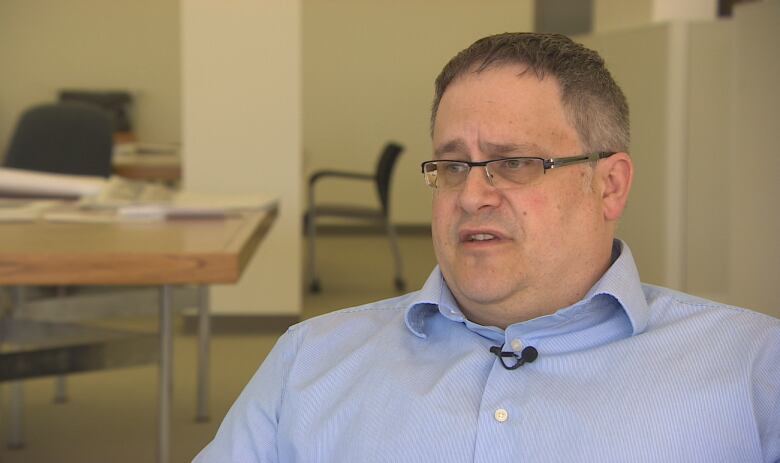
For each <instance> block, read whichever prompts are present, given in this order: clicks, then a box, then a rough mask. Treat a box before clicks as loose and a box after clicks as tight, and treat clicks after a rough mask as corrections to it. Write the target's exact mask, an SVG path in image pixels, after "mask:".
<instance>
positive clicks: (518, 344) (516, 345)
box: [509, 339, 523, 352]
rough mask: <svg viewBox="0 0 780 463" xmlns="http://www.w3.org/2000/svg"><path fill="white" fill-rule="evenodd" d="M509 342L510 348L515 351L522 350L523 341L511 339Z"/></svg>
mask: <svg viewBox="0 0 780 463" xmlns="http://www.w3.org/2000/svg"><path fill="white" fill-rule="evenodd" d="M509 344H510V345H511V346H512V350H513V351H515V352H520V351H521V350H523V342H522V341H521V340H519V339H513V340H512V342H511V343H509Z"/></svg>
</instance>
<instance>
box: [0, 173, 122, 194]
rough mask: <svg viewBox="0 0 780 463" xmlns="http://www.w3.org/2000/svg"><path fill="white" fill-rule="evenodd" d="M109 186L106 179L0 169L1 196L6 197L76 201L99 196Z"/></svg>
mask: <svg viewBox="0 0 780 463" xmlns="http://www.w3.org/2000/svg"><path fill="white" fill-rule="evenodd" d="M106 182H107V180H106V179H104V178H103V177H93V176H87V175H66V174H52V173H49V172H36V171H31V170H24V169H13V168H10V167H0V196H4V197H21V198H70V199H74V198H80V197H82V196H88V195H94V194H97V193H99V192H100V190H101V189H102V188H103V187H104V186H105V184H106Z"/></svg>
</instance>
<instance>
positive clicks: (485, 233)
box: [458, 228, 506, 243]
mask: <svg viewBox="0 0 780 463" xmlns="http://www.w3.org/2000/svg"><path fill="white" fill-rule="evenodd" d="M505 239H506V235H504V234H503V233H501V232H500V231H498V230H492V229H482V228H481V229H465V230H461V231H460V232H458V240H459V241H460V242H461V243H496V242H499V241H503V240H505Z"/></svg>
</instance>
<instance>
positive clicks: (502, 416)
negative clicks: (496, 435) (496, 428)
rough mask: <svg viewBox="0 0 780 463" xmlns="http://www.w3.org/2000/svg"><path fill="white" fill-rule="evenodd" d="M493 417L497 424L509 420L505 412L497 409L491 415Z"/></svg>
mask: <svg viewBox="0 0 780 463" xmlns="http://www.w3.org/2000/svg"><path fill="white" fill-rule="evenodd" d="M493 417H494V418H495V419H496V421H498V422H499V423H503V422H504V421H506V420H507V419H509V413H507V411H506V410H504V409H503V408H499V409H498V410H496V413H494V414H493Z"/></svg>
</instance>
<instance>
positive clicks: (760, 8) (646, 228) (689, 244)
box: [581, 0, 780, 316]
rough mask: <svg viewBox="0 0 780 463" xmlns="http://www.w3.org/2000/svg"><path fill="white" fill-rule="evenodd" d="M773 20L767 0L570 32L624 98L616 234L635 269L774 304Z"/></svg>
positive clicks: (778, 251)
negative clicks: (625, 175) (718, 12)
mask: <svg viewBox="0 0 780 463" xmlns="http://www.w3.org/2000/svg"><path fill="white" fill-rule="evenodd" d="M779 26H780V1H778V0H772V1H765V2H758V3H754V4H747V5H743V6H739V7H737V8H736V14H735V16H734V19H732V20H725V21H718V22H713V21H710V22H683V21H675V22H672V23H656V24H651V25H644V26H640V27H635V28H630V29H622V30H612V31H608V32H603V33H597V34H594V35H591V36H588V37H581V40H582V41H583V42H584V43H586V44H587V45H589V46H592V47H594V48H596V49H598V50H599V51H600V52H601V53H602V54H603V56H604V57H605V59H606V60H607V64H608V66H609V68H610V69H611V70H612V72H613V75H614V76H615V78H616V80H617V81H618V82H619V83H620V85H621V86H622V87H623V89H624V90H625V92H626V95H627V97H628V100H629V105H630V106H631V124H632V135H633V142H632V148H631V154H632V156H633V158H634V161H635V164H636V168H637V169H636V179H635V185H634V189H633V190H632V193H631V198H630V200H629V206H628V210H627V212H626V214H625V216H624V218H623V220H622V222H621V225H620V228H619V230H618V235H619V236H620V237H621V238H624V239H626V240H627V241H628V243H629V244H630V246H631V248H632V250H633V251H634V253H635V254H636V257H637V261H638V264H639V269H640V273H641V275H642V279H643V280H644V281H647V282H650V283H656V284H662V285H666V286H670V287H673V288H677V289H681V290H684V291H687V292H691V293H693V294H697V295H701V296H704V297H708V298H714V299H718V300H721V301H724V302H728V303H732V304H735V305H740V306H745V307H749V308H752V309H756V310H759V311H763V312H767V313H770V314H772V315H775V316H780V286H778V284H777V281H778V279H777V277H776V275H777V271H778V265H780V244H778V240H777V237H778V236H780V214H778V213H777V212H776V211H777V209H778V208H777V205H776V202H777V198H778V197H780V182H778V181H777V173H778V172H780V157H779V156H777V149H776V145H777V143H776V138H777V135H776V133H777V129H778V127H780V94H778V92H777V91H776V89H775V87H776V82H778V81H780V58H778V55H777V53H776V50H775V49H774V47H773V46H771V45H770V44H773V43H775V42H776V31H777V30H778V28H779Z"/></svg>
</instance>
